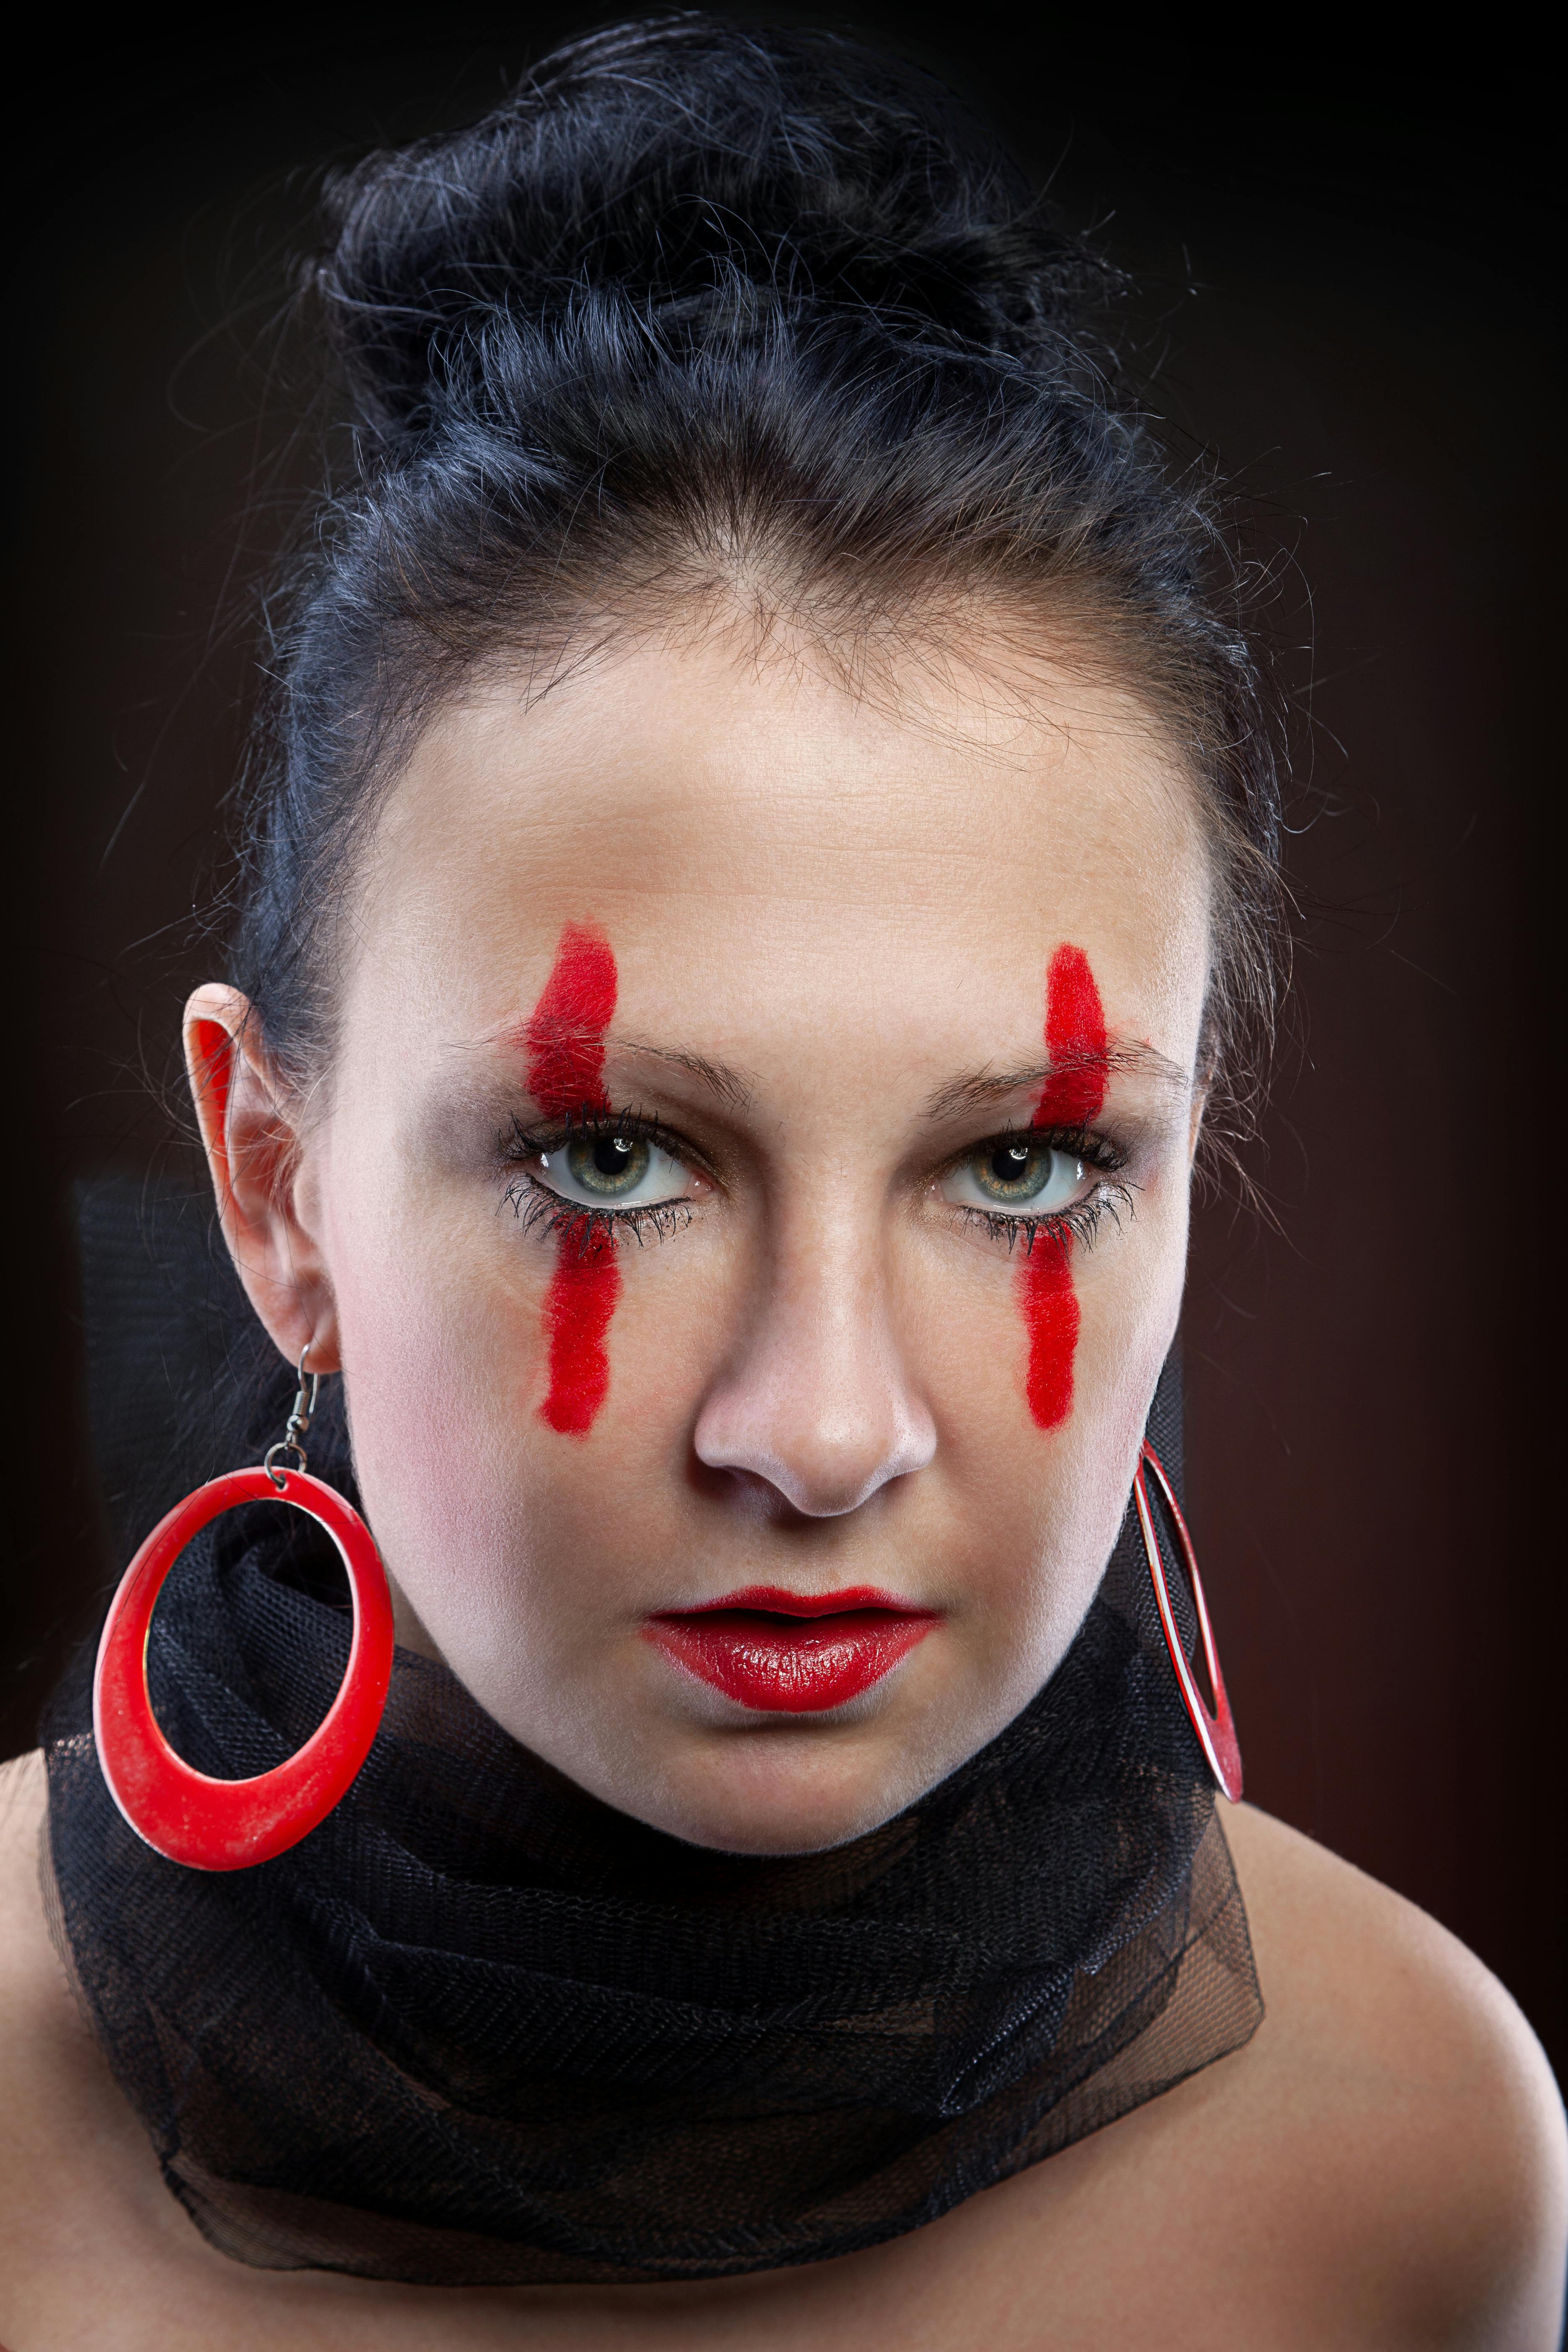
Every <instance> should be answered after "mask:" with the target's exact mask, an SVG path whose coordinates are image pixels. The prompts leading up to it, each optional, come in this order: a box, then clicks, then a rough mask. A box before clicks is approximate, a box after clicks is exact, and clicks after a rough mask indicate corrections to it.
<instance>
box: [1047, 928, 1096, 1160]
mask: <svg viewBox="0 0 1568 2352" xmlns="http://www.w3.org/2000/svg"><path fill="white" fill-rule="evenodd" d="M1046 1051H1047V1054H1048V1055H1049V1056H1050V1058H1051V1060H1052V1061H1053V1062H1054V1063H1055V1064H1056V1068H1055V1069H1054V1070H1053V1071H1052V1073H1051V1076H1049V1077H1048V1078H1047V1081H1046V1084H1045V1089H1044V1091H1043V1092H1042V1094H1041V1096H1040V1099H1039V1101H1038V1103H1037V1105H1036V1108H1035V1125H1036V1126H1037V1127H1082V1126H1083V1125H1084V1124H1085V1123H1086V1122H1087V1121H1088V1120H1089V1119H1091V1118H1099V1116H1100V1109H1101V1108H1102V1106H1103V1104H1104V1101H1105V1010H1104V1007H1103V1006H1102V1005H1101V1003H1100V991H1099V989H1098V988H1097V987H1096V985H1095V980H1094V974H1093V972H1092V971H1090V970H1089V958H1088V957H1087V956H1086V955H1085V953H1084V951H1083V950H1082V949H1081V948H1072V947H1059V948H1058V950H1057V951H1056V953H1055V955H1054V956H1053V957H1052V958H1051V961H1050V969H1049V971H1047V974H1046Z"/></svg>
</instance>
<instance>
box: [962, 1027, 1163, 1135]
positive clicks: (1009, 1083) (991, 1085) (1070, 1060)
mask: <svg viewBox="0 0 1568 2352" xmlns="http://www.w3.org/2000/svg"><path fill="white" fill-rule="evenodd" d="M1088 1065H1092V1066H1093V1067H1094V1068H1095V1069H1098V1070H1124V1071H1127V1072H1129V1073H1130V1074H1131V1075H1132V1076H1140V1077H1152V1078H1157V1079H1158V1080H1159V1081H1160V1083H1161V1084H1162V1085H1163V1086H1168V1087H1186V1086H1188V1085H1189V1083H1190V1082H1191V1076H1192V1073H1191V1072H1190V1071H1188V1070H1184V1068H1183V1067H1182V1065H1181V1064H1180V1063H1179V1062H1173V1061H1172V1060H1171V1059H1170V1058H1169V1056H1168V1055H1164V1054H1162V1053H1161V1052H1160V1051H1159V1050H1158V1049H1157V1047H1155V1046H1153V1045H1111V1046H1108V1047H1107V1049H1106V1051H1105V1052H1104V1053H1103V1054H1086V1055H1082V1056H1078V1057H1075V1056H1073V1055H1068V1057H1067V1059H1066V1060H1064V1061H1060V1062H1032V1063H1031V1064H1030V1065H1029V1066H1028V1067H1027V1068H1026V1069H1021V1070H993V1069H990V1068H986V1069H983V1070H971V1071H969V1072H967V1073H966V1074H965V1075H964V1076H962V1077H957V1078H950V1079H948V1081H947V1082H946V1084H945V1085H943V1086H940V1087H937V1089H936V1091H935V1092H934V1094H931V1095H928V1096H927V1097H926V1104H925V1115H926V1117H927V1118H931V1119H943V1118H956V1117H957V1116H958V1115H959V1113H961V1112H963V1111H967V1110H979V1109H983V1108H984V1107H985V1106H986V1105H987V1104H988V1103H994V1102H1001V1101H1002V1100H1004V1099H1005V1097H1006V1096H1008V1095H1016V1094H1022V1093H1023V1092H1024V1091H1025V1090H1026V1089H1027V1090H1028V1091H1030V1092H1035V1091H1037V1089H1038V1088H1039V1087H1043V1086H1045V1085H1046V1083H1047V1080H1048V1079H1051V1078H1054V1077H1059V1076H1060V1075H1061V1073H1062V1072H1063V1071H1064V1070H1073V1069H1081V1068H1083V1067H1085V1066H1088Z"/></svg>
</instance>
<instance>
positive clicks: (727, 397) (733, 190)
mask: <svg viewBox="0 0 1568 2352" xmlns="http://www.w3.org/2000/svg"><path fill="white" fill-rule="evenodd" d="M329 198H330V203H331V208H332V213H333V216H334V226H335V241H334V242H333V243H332V245H331V249H330V251H329V252H328V253H327V254H326V256H325V257H324V258H322V259H321V260H319V261H318V262H317V263H316V264H315V265H314V266H313V268H312V270H311V272H310V285H309V288H308V289H307V291H308V296H309V299H312V300H314V301H316V302H318V303H319V304H320V305H321V310H322V312H323V314H324V320H325V327H326V333H327V336H328V339H329V340H330V342H331V347H332V349H333V350H334V351H335V352H336V354H337V357H338V359H339V361H340V362H341V369H342V379H343V381H344V383H346V387H347V390H348V393H349V395H350V397H351V399H352V402H353V413H354V418H355V434H354V440H353V448H354V461H353V472H352V478H351V479H350V480H349V481H348V483H347V484H346V485H343V486H341V487H340V488H337V489H336V490H335V491H334V492H333V493H332V494H331V496H330V497H329V498H328V499H327V500H326V502H325V505H324V508H323V509H322V512H321V516H320V518H319V520H318V522H317V524H316V527H315V528H313V530H312V531H311V533H310V541H309V545H310V552H309V554H308V555H307V556H306V557H305V558H304V559H303V560H302V561H301V562H300V564H299V566H298V569H297V572H296V576H295V578H294V579H293V581H292V583H289V585H288V586H287V587H286V590H285V592H284V593H283V594H282V596H281V597H280V599H279V601H278V603H277V604H276V605H275V607H274V614H275V619H274V627H273V633H272V643H271V646H270V658H269V662H268V668H269V671H270V674H271V677H272V678H273V680H274V690H273V694H272V698H271V700H270V702H269V704H268V709H267V710H266V712H265V714H264V718H263V722H262V730H261V734H260V736H259V738H258V741H259V743H260V746H261V753H262V756H261V757H260V759H259V761H258V765H257V767H256V770H255V771H254V775H253V790H252V794H251V800H250V810H251V816H250V824H249V828H248V835H247V846H246V853H245V859H244V865H243V869H242V876H241V883H240V898H241V908H242V912H241V920H240V925H239V932H238V939H237V959H236V972H235V976H236V979H237V982H238V984H239V985H240V986H241V987H243V988H244V989H245V990H246V992H247V994H248V995H249V996H250V997H251V999H252V1001H253V1003H254V1004H255V1006H256V1010H257V1017H258V1022H259V1024H260V1027H261V1031H262V1034H263V1036H264V1038H265V1041H266V1043H267V1045H268V1047H269V1049H270V1050H271V1051H272V1053H273V1054H274V1055H277V1056H278V1057H279V1061H280V1063H281V1064H282V1066H283V1067H284V1069H285V1070H286V1071H289V1072H292V1073H297V1074H298V1075H299V1076H301V1077H302V1076H306V1075H308V1074H309V1073H310V1070H311V1069H312V1068H313V1067H314V1066H317V1065H318V1064H319V1063H320V1061H321V1058H322V1057H323V1056H324V1055H326V1053H327V1052H328V1051H329V1050H330V1045H331V1012H332V1003H333V993H334V992H333V968H334V941H335V937H336V934H335V929H334V922H333V918H334V912H335V909H336V908H338V907H339V906H340V905H341V904H342V895H343V890H344V888H345V887H346V885H347V883H348V882H349V881H350V880H351V879H352V874H353V859H354V856H355V855H356V849H357V845H358V844H359V843H360V842H361V841H362V840H363V835H364V831H365V827H366V824H367V821H368V820H370V819H372V818H374V813H375V810H376V808H377V807H378V805H379V796H380V793H381V792H382V791H383V790H384V787H385V784H386V782H387V781H388V780H389V779H390V778H391V777H392V776H394V775H395V773H396V771H397V768H398V765H399V763H400V761H401V759H402V758H403V757H404V756H405V754H406V751H407V750H408V748H409V747H410V746H411V743H412V740H413V737H414V735H415V733H416V730H418V728H419V727H420V726H421V725H422V724H423V723H424V722H425V720H426V718H427V717H428V715H429V713H430V712H431V710H432V709H434V708H435V707H436V706H437V703H438V702H439V701H440V699H441V698H445V697H447V696H449V695H451V694H452V693H453V692H455V691H456V690H458V688H460V687H461V686H463V685H464V684H465V683H466V682H467V681H468V680H469V679H470V678H472V677H474V675H475V674H476V672H477V671H481V670H482V669H483V668H484V667H486V666H487V665H489V664H494V663H497V662H499V661H507V662H510V663H515V662H516V661H517V660H518V659H519V657H520V656H521V657H522V658H524V659H525V660H531V661H533V662H535V663H539V664H542V669H543V672H544V674H545V675H546V676H550V675H555V674H558V673H557V667H556V666H558V665H559V663H560V662H561V660H562V659H563V657H570V658H576V657H578V656H580V655H581V654H582V653H583V651H584V648H588V649H591V648H592V647H594V646H601V645H603V644H604V643H605V642H606V636H607V635H611V636H613V635H616V634H617V633H618V632H619V631H620V630H622V629H623V628H626V627H628V626H635V625H639V623H642V622H645V621H646V620H647V617H648V615H649V614H654V615H655V616H657V615H658V614H660V613H663V614H666V615H669V614H673V613H675V612H677V611H679V609H681V608H682V607H684V606H686V605H688V604H691V603H692V602H693V601H695V602H697V603H698V604H700V603H701V601H702V600H704V599H710V598H712V597H713V596H714V595H715V594H717V593H724V592H726V591H728V592H730V593H732V592H733V589H734V587H735V585H736V584H737V583H742V582H743V583H744V584H745V585H746V587H747V589H748V591H749V593H753V594H755V595H756V596H758V597H759V599H761V600H762V601H763V603H764V604H767V603H772V604H775V605H778V604H786V603H787V604H788V606H789V608H790V609H791V610H792V611H793V612H795V613H799V614H805V615H809V616H810V617H811V618H812V619H813V620H814V621H815V623H816V625H818V626H819V627H820V628H821V629H822V630H823V631H824V632H825V633H826V634H827V635H837V634H840V633H844V632H848V633H850V634H851V635H854V634H857V633H859V634H862V635H863V634H864V633H865V631H866V630H868V628H869V627H871V626H872V625H873V624H874V616H875V615H878V614H881V615H883V616H887V615H889V614H896V613H898V612H899V611H900V609H902V610H904V611H906V612H907V610H908V609H909V607H910V604H914V605H916V606H918V607H920V608H921V609H922V610H924V609H925V608H927V607H928V606H931V607H934V608H937V609H940V607H941V605H942V603H943V601H944V600H946V599H952V598H954V597H956V596H959V595H962V594H964V593H973V591H974V590H975V589H976V588H980V589H984V590H993V591H994V592H997V593H999V594H1000V595H1002V596H1003V597H1004V598H1005V600H1007V601H1008V602H1009V603H1010V604H1012V605H1013V607H1014V608H1016V609H1018V610H1022V611H1024V612H1028V611H1030V610H1045V611H1048V612H1049V613H1050V614H1052V615H1054V616H1055V617H1056V618H1057V619H1058V620H1061V621H1065V622H1066V623H1067V624H1068V632H1067V634H1068V637H1069V639H1070V641H1071V642H1072V643H1073V644H1074V645H1075V646H1079V647H1080V648H1081V649H1082V653H1083V657H1084V658H1086V659H1089V660H1091V661H1098V662H1100V663H1101V664H1108V665H1110V667H1111V668H1112V669H1113V671H1114V674H1115V675H1117V676H1118V677H1120V678H1121V680H1123V681H1124V682H1125V683H1126V684H1127V685H1129V686H1130V687H1131V688H1134V689H1135V690H1136V691H1137V692H1138V693H1139V694H1140V695H1141V696H1142V698H1143V699H1144V700H1145V701H1146V702H1147V703H1149V704H1150V705H1151V706H1152V709H1154V710H1155V712H1156V713H1157V715H1158V716H1159V718H1160V719H1162V720H1163V723H1164V724H1165V725H1166V726H1167V727H1168V728H1169V730H1171V732H1172V734H1173V738H1174V740H1176V741H1177V743H1178V744H1179V745H1180V746H1181V748H1182V749H1183V750H1184V752H1185V754H1186V756H1187V759H1188V762H1189V764H1190V767H1191V771H1192V773H1193V775H1194V779H1195V781H1196V783H1197V786H1198V794H1199V800H1200V803H1201V806H1202V810H1203V813H1204V816H1205V823H1206V826H1207V832H1208V836H1209V841H1210V845H1211V851H1212V862H1213V870H1214V876H1215V939H1216V953H1215V971H1214V975H1213V980H1212V983H1211V989H1210V1001H1209V1011H1208V1035H1209V1045H1208V1053H1209V1057H1210V1060H1211V1063H1212V1064H1213V1066H1214V1067H1215V1070H1216V1071H1218V1072H1221V1073H1223V1072H1225V1071H1226V1069H1227V1068H1228V1069H1229V1070H1230V1071H1231V1072H1232V1073H1234V1071H1235V1069H1236V1067H1237V1063H1238V1061H1239V1062H1240V1063H1241V1064H1242V1065H1243V1066H1245V1065H1246V1062H1247V1055H1246V1054H1245V1052H1241V1053H1239V1054H1238V1048H1239V1047H1241V1045H1242V1044H1243V1041H1244V1039H1245V1038H1246V1037H1247V1036H1248V1035H1249V1034H1256V1033H1257V1030H1258V1025H1259V1024H1260V1023H1261V1024H1263V1025H1264V1026H1265V1027H1267V1025H1268V1018H1269V1013H1270V1009H1271V1005H1272V1002H1273V961H1272V941H1273V939H1274V935H1275V928H1276V907H1277V885H1276V877H1275V862H1274V861H1275V836H1276V830H1277V823H1278V785H1277V778H1276V772H1275V765H1274V759H1273V750H1272V730H1271V728H1270V726H1269V725H1268V723H1267V719H1266V714H1265V713H1264V711H1263V709H1262V707H1261V705H1260V702H1259V698H1258V679H1257V673H1256V669H1255V666H1254V663H1253V660H1252V658H1251V656H1250V655H1249V652H1248V649H1247V643H1246V640H1245V638H1244V635H1243V634H1242V632H1241V629H1240V627H1239V625H1238V623H1237V613H1236V604H1237V595H1236V583H1237V570H1236V567H1235V566H1234V564H1233V563H1232V562H1230V560H1229V558H1228V556H1227V553H1226V544H1225V541H1224V539H1223V536H1222V534H1221V532H1220V531H1219V530H1218V528H1217V525H1216V522H1215V516H1214V512H1213V509H1212V502H1211V501H1210V499H1208V497H1207V495H1206V493H1205V487H1204V485H1203V484H1202V483H1201V482H1199V481H1198V480H1197V479H1196V478H1194V477H1193V476H1192V475H1191V474H1190V473H1189V474H1188V475H1187V477H1186V478H1183V479H1181V480H1176V479H1173V478H1172V476H1171V474H1170V472H1169V470H1168V469H1167V468H1166V467H1164V466H1163V464H1162V460H1161V455H1160V451H1159V449H1158V447H1157V446H1156V443H1155V440H1154V437H1153V436H1152V432H1151V430H1150V427H1149V425H1148V423H1147V421H1146V420H1145V419H1144V418H1143V417H1142V415H1141V413H1140V412H1139V410H1138V408H1137V406H1136V404H1135V403H1133V402H1132V401H1131V398H1129V397H1127V396H1125V395H1118V394H1117V393H1116V391H1115V389H1114V385H1115V377H1114V371H1113V368H1112V366H1111V363H1110V360H1109V357H1108V355H1107V353H1106V352H1105V351H1104V349H1103V348H1102V347H1101V345H1100V342H1099V341H1098V340H1097V339H1096V337H1095V335H1094V334H1093V333H1092V332H1091V331H1090V329H1089V324H1088V323H1087V322H1088V321H1089V320H1090V319H1091V318H1092V317H1093V316H1094V315H1095V313H1096V310H1097V306H1100V304H1101V301H1102V298H1103V297H1104V296H1105V294H1106V293H1107V292H1108V291H1109V290H1110V286H1111V281H1110V276H1109V273H1108V272H1107V271H1106V270H1105V269H1104V268H1102V266H1101V265H1100V263H1098V262H1097V261H1096V259H1095V258H1094V257H1093V256H1092V255H1091V253H1090V252H1089V249H1088V247H1086V246H1085V245H1084V243H1083V242H1082V241H1081V240H1080V239H1079V238H1078V237H1077V236H1073V235H1072V234H1070V233H1069V232H1068V230H1067V229H1066V228H1064V227H1063V226H1062V225H1061V224H1060V223H1059V221H1058V219H1057V218H1056V216H1055V215H1054V214H1053V213H1052V212H1051V211H1050V210H1049V209H1048V208H1047V206H1046V205H1044V204H1043V203H1042V202H1041V201H1040V200H1039V199H1037V197H1035V196H1034V195H1032V194H1031V192H1030V190H1029V189H1028V187H1027V185H1026V184H1025V183H1024V182H1023V180H1022V179H1021V177H1020V175H1019V174H1018V173H1017V172H1016V169H1015V167H1014V166H1013V165H1012V164H1011V163H1009V162H1008V161H1007V160H1006V159H1005V157H1003V156H1002V155H1001V154H999V152H997V151H996V149H995V147H994V144H993V143H992V142H991V141H990V140H989V139H988V137H987V136H986V135H985V134H984V132H983V131H981V130H979V129H978V128H977V127H976V126H975V125H974V124H973V123H972V122H971V121H969V120H968V119H967V117H966V116H965V115H964V113H963V110H962V109H961V108H960V106H959V104H958V102H957V101H956V100H954V99H952V97H951V96H950V95H949V93H947V92H946V91H945V90H943V89H942V88H941V87H940V86H939V85H938V84H936V83H935V82H933V81H932V80H931V79H929V78H928V77H927V76H926V75H924V74H923V73H921V72H919V71H917V70H915V69H913V68H908V67H905V66H903V65H900V64H899V63H897V62H895V61H892V60H889V59H888V58H882V57H880V56H879V55H877V54H875V53H873V52H870V51H868V50H866V49H864V48H862V47H858V46H857V45H856V44H854V43H851V42H848V41H846V40H843V39H840V38H838V37H836V36H834V35H830V34H826V33H815V32H805V31H758V30H753V29H741V28H738V27H735V26H729V25H726V24H724V23H722V22H721V21H718V20H715V19H714V18H711V17H709V16H700V15H679V16H659V17H657V18H652V19H648V20H646V21H643V22H640V23H635V24H631V25H627V26H621V27H619V28H617V29H616V30H613V31H610V32H605V33H601V34H598V35H595V37H592V38H590V39H587V40H584V41H580V42H577V43H575V44H574V45H572V46H571V47H567V48H564V49H563V50H561V51H559V52H558V53H557V54H556V55H555V56H554V57H553V58H551V59H550V60H549V61H548V62H547V63H546V64H544V65H543V66H542V67H541V68H539V69H538V71H537V72H535V73H533V74H531V75H530V76H529V77H528V78H527V79H525V80H524V81H523V82H522V83H521V86H520V87H519V88H518V89H517V90H516V91H515V93H514V94H513V95H512V96H511V97H510V99H509V100H508V101H507V102H506V103H505V104H504V105H503V106H501V107H500V108H499V109H498V110H496V111H495V112H494V113H493V114H490V115H489V116H487V117H486V118H485V120H484V121H481V122H479V123H477V124H476V125H475V126H474V127H473V128H472V129H470V130H468V131H462V132H459V133H458V134H457V135H456V136H453V137H442V138H437V139H431V140H428V141H426V142H421V143H419V144H416V145H415V146H412V147H406V148H404V149H401V150H398V151H396V152H389V153H381V154H376V155H373V156H372V157H371V158H370V159H369V160H368V161H367V162H365V163H362V164H361V165H360V166H359V167H358V168H357V169H356V170H353V171H352V172H349V173H346V174H344V175H342V177H340V178H339V179H338V180H337V181H336V182H335V184H331V186H330V191H329ZM1233 1087H1234V1076H1233Z"/></svg>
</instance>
